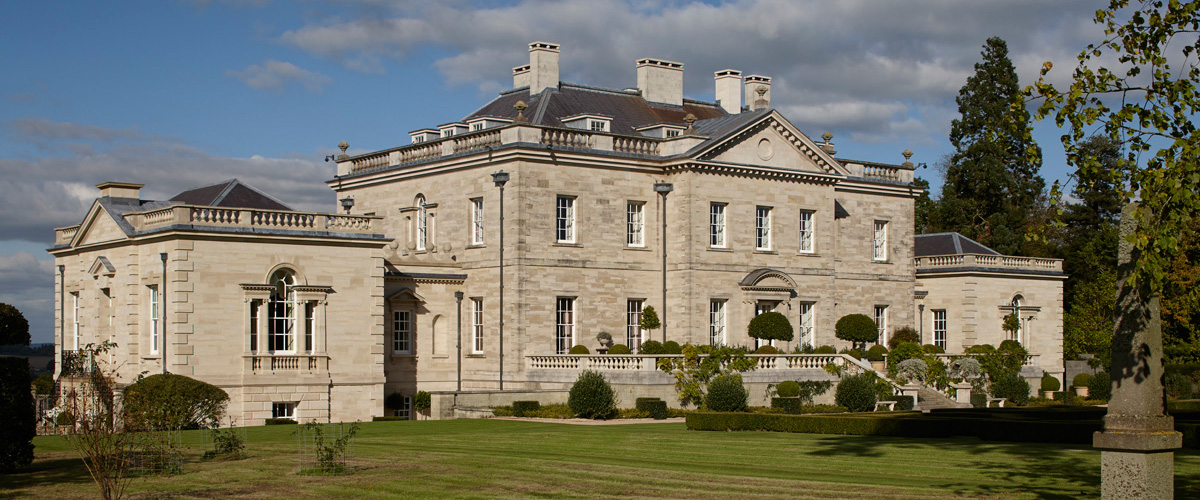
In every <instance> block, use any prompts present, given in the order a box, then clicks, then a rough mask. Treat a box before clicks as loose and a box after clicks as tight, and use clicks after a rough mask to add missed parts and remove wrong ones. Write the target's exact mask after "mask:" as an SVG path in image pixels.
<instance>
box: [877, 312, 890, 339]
mask: <svg viewBox="0 0 1200 500" xmlns="http://www.w3.org/2000/svg"><path fill="white" fill-rule="evenodd" d="M875 328H876V329H877V330H879V336H878V337H876V338H875V343H876V344H885V343H887V328H888V306H886V305H883V304H878V305H876V306H875Z"/></svg>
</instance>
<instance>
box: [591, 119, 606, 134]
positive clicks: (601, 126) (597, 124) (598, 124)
mask: <svg viewBox="0 0 1200 500" xmlns="http://www.w3.org/2000/svg"><path fill="white" fill-rule="evenodd" d="M588 130H591V131H592V132H608V122H607V121H604V120H592V119H588Z"/></svg>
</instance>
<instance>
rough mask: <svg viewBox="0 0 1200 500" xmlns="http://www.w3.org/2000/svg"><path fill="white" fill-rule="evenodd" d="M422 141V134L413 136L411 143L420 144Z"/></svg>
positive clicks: (423, 140) (423, 139) (423, 138)
mask: <svg viewBox="0 0 1200 500" xmlns="http://www.w3.org/2000/svg"><path fill="white" fill-rule="evenodd" d="M422 142H425V136H423V135H417V136H413V144H420V143H422Z"/></svg>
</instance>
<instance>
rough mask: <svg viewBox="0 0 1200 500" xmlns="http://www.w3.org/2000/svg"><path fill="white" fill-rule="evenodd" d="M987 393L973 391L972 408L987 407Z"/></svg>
mask: <svg viewBox="0 0 1200 500" xmlns="http://www.w3.org/2000/svg"><path fill="white" fill-rule="evenodd" d="M987 398H988V397H987V394H985V393H982V392H978V391H971V407H972V408H987Z"/></svg>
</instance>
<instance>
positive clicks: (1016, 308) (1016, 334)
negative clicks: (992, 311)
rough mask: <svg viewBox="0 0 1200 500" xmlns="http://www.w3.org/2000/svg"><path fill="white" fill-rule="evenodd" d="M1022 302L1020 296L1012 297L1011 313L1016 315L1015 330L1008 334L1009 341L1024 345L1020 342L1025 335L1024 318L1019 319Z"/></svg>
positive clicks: (1023, 299) (1022, 299)
mask: <svg viewBox="0 0 1200 500" xmlns="http://www.w3.org/2000/svg"><path fill="white" fill-rule="evenodd" d="M1024 301H1025V298H1024V297H1022V296H1020V295H1014V296H1013V299H1012V304H1011V306H1012V313H1013V314H1016V315H1017V329H1016V330H1014V331H1012V332H1010V333H1009V335H1010V337H1009V340H1015V341H1017V342H1020V343H1022V344H1024V342H1021V339H1022V338H1023V337H1024V334H1025V318H1023V317H1021V306H1022V305H1023V303H1024Z"/></svg>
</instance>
